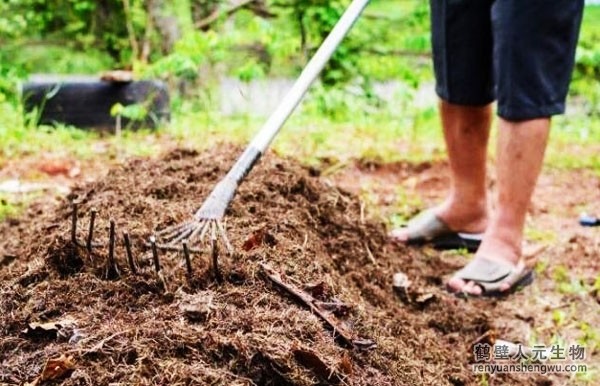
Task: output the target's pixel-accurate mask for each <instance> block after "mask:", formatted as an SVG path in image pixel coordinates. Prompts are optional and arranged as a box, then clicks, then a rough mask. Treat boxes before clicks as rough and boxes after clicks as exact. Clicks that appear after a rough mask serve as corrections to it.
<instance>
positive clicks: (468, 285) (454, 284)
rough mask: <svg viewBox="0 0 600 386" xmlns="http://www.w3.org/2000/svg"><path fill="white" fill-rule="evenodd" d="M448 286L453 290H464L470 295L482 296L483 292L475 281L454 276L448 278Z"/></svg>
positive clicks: (463, 291)
mask: <svg viewBox="0 0 600 386" xmlns="http://www.w3.org/2000/svg"><path fill="white" fill-rule="evenodd" d="M448 288H450V290H451V291H452V292H462V293H465V294H468V295H473V296H480V295H481V294H482V292H483V291H482V290H481V287H480V286H479V285H477V284H476V283H475V282H473V281H468V282H467V281H464V280H463V279H461V278H458V277H453V278H452V279H450V280H448Z"/></svg>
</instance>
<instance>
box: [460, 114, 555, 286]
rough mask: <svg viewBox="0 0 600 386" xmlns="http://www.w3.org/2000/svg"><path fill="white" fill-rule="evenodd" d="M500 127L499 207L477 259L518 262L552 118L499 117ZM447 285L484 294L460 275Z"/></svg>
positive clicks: (498, 150)
mask: <svg viewBox="0 0 600 386" xmlns="http://www.w3.org/2000/svg"><path fill="white" fill-rule="evenodd" d="M498 126H499V128H498V130H499V133H498V144H497V153H498V154H497V187H498V190H497V197H496V207H495V210H494V213H493V214H492V216H491V218H490V222H489V225H488V227H487V229H486V232H485V234H484V237H483V241H482V243H481V246H480V247H479V249H478V250H477V253H476V255H475V258H477V257H486V258H488V259H492V260H499V261H508V262H511V263H513V264H515V265H516V264H517V262H518V261H519V259H520V258H521V252H522V251H521V245H522V241H523V229H524V226H525V216H526V214H527V207H528V206H529V203H530V201H531V196H532V193H533V189H534V188H535V184H536V181H537V178H538V175H539V173H540V169H541V167H542V162H543V159H544V151H545V149H546V144H547V140H548V132H549V129H550V119H549V118H539V119H533V120H527V121H522V122H511V121H507V120H505V119H500V121H499V125H498ZM448 285H449V286H450V288H451V289H453V290H454V291H461V292H467V293H470V294H474V295H479V294H481V288H480V287H479V286H477V285H475V284H474V283H473V282H465V281H464V280H462V279H460V278H456V277H455V278H452V279H450V281H449V282H448ZM506 289H508V284H507V285H506V286H505V288H503V290H506Z"/></svg>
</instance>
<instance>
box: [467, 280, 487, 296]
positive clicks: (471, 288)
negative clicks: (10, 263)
mask: <svg viewBox="0 0 600 386" xmlns="http://www.w3.org/2000/svg"><path fill="white" fill-rule="evenodd" d="M463 292H465V293H468V294H469V295H474V296H480V295H481V293H482V290H481V287H480V286H479V285H477V284H476V283H475V282H473V281H470V282H468V283H467V285H466V286H465V287H464V288H463Z"/></svg>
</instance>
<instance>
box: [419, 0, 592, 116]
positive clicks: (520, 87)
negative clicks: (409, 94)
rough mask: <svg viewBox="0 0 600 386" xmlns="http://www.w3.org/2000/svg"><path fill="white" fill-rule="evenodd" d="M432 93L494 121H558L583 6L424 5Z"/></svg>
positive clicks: (555, 2)
mask: <svg viewBox="0 0 600 386" xmlns="http://www.w3.org/2000/svg"><path fill="white" fill-rule="evenodd" d="M430 5H431V25H432V28H431V31H432V33H431V34H432V45H433V63H434V70H435V77H436V92H437V93H438V95H439V96H440V97H441V98H442V99H443V100H445V101H448V102H450V103H453V104H458V105H468V106H482V105H486V104H488V103H491V102H492V101H494V100H496V99H497V101H498V115H499V116H501V117H503V118H505V119H508V120H514V121H518V120H525V119H533V118H541V117H549V116H551V115H555V114H561V113H563V112H564V110H565V99H566V96H567V91H568V88H569V81H570V78H571V73H572V71H573V65H574V61H575V48H576V46H577V38H578V36H579V27H580V25H581V17H582V14H583V7H584V0H430Z"/></svg>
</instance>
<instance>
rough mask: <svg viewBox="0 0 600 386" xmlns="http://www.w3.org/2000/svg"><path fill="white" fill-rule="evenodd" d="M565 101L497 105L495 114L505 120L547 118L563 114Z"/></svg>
mask: <svg viewBox="0 0 600 386" xmlns="http://www.w3.org/2000/svg"><path fill="white" fill-rule="evenodd" d="M564 112H565V103H563V102H561V103H554V104H550V105H545V106H535V107H515V106H508V107H507V106H498V111H497V114H498V116H499V117H500V118H503V119H506V120H507V121H526V120H529V119H536V118H548V117H551V116H553V115H559V114H564Z"/></svg>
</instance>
